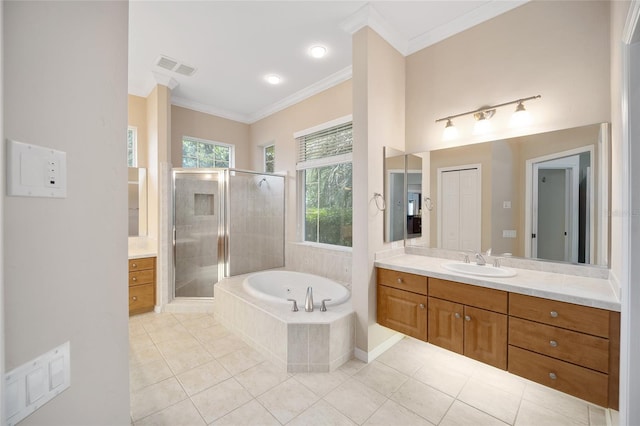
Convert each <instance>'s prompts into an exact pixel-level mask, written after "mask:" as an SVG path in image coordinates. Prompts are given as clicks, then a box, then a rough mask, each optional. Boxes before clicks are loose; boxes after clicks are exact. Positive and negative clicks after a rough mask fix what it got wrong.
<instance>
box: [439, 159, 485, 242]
mask: <svg viewBox="0 0 640 426" xmlns="http://www.w3.org/2000/svg"><path fill="white" fill-rule="evenodd" d="M469 169H477V170H478V179H477V180H476V191H477V192H478V194H480V196H479V197H478V211H479V212H480V226H479V227H478V235H477V237H478V241H479V242H480V247H479V248H478V250H482V164H480V163H475V164H464V165H460V166H447V167H438V169H437V171H436V180H437V188H438V189H437V190H438V194H437V196H438V198H437V202H436V205H437V219H436V223H437V225H438V229H437V234H438V247H442V219H441V218H442V174H443V173H446V172H451V171H455V170H469Z"/></svg>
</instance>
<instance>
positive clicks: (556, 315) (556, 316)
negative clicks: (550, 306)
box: [549, 311, 558, 318]
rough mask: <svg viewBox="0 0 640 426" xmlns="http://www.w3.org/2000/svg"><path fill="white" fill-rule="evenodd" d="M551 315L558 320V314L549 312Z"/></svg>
mask: <svg viewBox="0 0 640 426" xmlns="http://www.w3.org/2000/svg"><path fill="white" fill-rule="evenodd" d="M549 315H551V318H558V313H557V312H556V311H551V312H549Z"/></svg>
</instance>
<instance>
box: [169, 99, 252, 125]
mask: <svg viewBox="0 0 640 426" xmlns="http://www.w3.org/2000/svg"><path fill="white" fill-rule="evenodd" d="M171 105H175V106H179V107H182V108H187V109H190V110H193V111H198V112H202V113H204V114H209V115H215V116H216V117H220V118H226V119H227V120H233V121H237V122H239V123H244V124H251V121H250V118H249V116H247V115H246V114H239V113H236V112H232V111H228V110H224V109H221V108H215V107H212V106H210V105H205V104H201V103H199V102H194V101H190V100H188V99H184V98H180V97H177V96H172V97H171Z"/></svg>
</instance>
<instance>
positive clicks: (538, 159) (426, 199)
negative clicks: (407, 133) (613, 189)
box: [407, 123, 610, 266]
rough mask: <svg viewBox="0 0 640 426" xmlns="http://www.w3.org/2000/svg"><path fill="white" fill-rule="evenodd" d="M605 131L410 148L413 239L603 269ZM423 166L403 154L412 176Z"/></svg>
mask: <svg viewBox="0 0 640 426" xmlns="http://www.w3.org/2000/svg"><path fill="white" fill-rule="evenodd" d="M609 132H610V129H609V125H608V124H607V123H604V124H593V125H588V126H583V127H578V128H572V129H566V130H559V131H554V132H547V133H540V134H535V135H528V136H522V137H517V138H512V139H505V140H498V141H492V142H486V143H480V144H472V145H465V146H459V147H454V148H446V149H440V150H434V151H430V152H428V153H424V154H416V155H414V156H417V157H421V159H422V174H423V177H422V187H421V188H420V192H419V193H420V201H419V202H418V204H417V206H418V214H419V216H420V222H421V233H420V235H419V238H417V239H416V240H414V241H413V242H412V244H415V245H426V246H429V247H438V248H444V249H451V250H461V251H462V250H470V251H482V252H486V251H487V250H489V249H491V252H492V253H493V254H495V255H503V254H504V255H510V256H514V257H525V258H534V259H543V260H551V261H559V262H570V263H576V264H592V265H601V266H607V265H608V262H609V259H608V251H609V226H610V225H609V205H610V202H609V193H610V191H609V185H610V183H609V181H610V179H609V172H610V171H609V161H610V155H609ZM409 157H411V156H408V158H409ZM415 164H417V163H415ZM418 169H419V168H418V167H417V166H414V167H411V166H410V165H409V159H407V180H408V179H409V176H410V174H411V173H409V172H410V171H411V170H418ZM407 187H409V185H407ZM413 189H414V191H413V192H407V197H408V198H407V200H415V197H414V196H413V195H412V194H417V193H418V190H417V189H418V188H417V187H414V188H413ZM409 197H411V198H409ZM414 203H415V201H414ZM427 207H428V208H427ZM407 237H408V238H409V237H410V235H407Z"/></svg>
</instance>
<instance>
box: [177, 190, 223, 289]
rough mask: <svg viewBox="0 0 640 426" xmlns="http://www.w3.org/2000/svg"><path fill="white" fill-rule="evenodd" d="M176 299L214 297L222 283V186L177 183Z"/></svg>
mask: <svg viewBox="0 0 640 426" xmlns="http://www.w3.org/2000/svg"><path fill="white" fill-rule="evenodd" d="M175 185H176V195H175V197H176V212H175V225H176V250H177V256H176V270H175V274H176V275H175V276H176V284H175V285H176V288H175V291H176V296H187V297H198V296H205V297H206V296H208V297H211V296H213V290H212V284H213V283H214V282H217V281H218V211H217V210H216V208H214V207H217V203H219V202H220V197H219V195H218V183H217V182H215V181H211V180H201V179H194V178H181V179H176V182H175Z"/></svg>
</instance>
